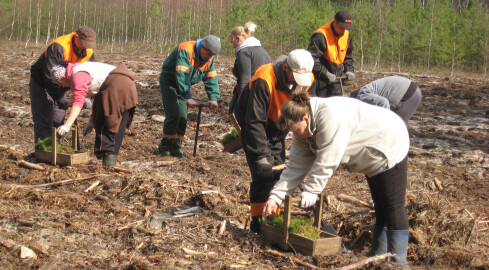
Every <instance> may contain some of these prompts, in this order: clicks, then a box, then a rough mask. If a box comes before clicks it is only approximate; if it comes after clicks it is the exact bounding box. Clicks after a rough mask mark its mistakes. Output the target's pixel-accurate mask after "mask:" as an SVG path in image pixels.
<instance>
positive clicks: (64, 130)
mask: <svg viewBox="0 0 489 270" xmlns="http://www.w3.org/2000/svg"><path fill="white" fill-rule="evenodd" d="M68 131H70V127H69V126H67V125H62V126H60V127H58V128H57V129H56V132H58V134H59V135H65V133H67V132H68Z"/></svg>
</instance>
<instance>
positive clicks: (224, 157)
mask: <svg viewBox="0 0 489 270" xmlns="http://www.w3.org/2000/svg"><path fill="white" fill-rule="evenodd" d="M42 50H44V48H43V47H42V46H39V47H28V48H26V49H24V48H23V46H18V47H17V48H15V47H14V46H8V47H7V46H5V45H3V46H1V47H0V66H1V72H0V167H1V172H0V243H1V244H0V268H1V269H307V267H306V266H304V265H301V264H300V263H298V262H304V263H308V264H310V265H313V266H316V267H318V268H319V267H320V268H324V269H335V268H339V267H343V266H347V265H350V264H353V263H355V262H359V261H361V260H364V259H365V257H363V256H362V255H361V253H362V252H365V251H367V250H368V247H369V244H370V237H371V235H370V231H369V230H370V225H371V224H372V223H373V219H374V215H373V212H371V211H370V209H369V208H366V207H363V206H357V205H352V204H349V203H346V202H343V201H340V200H338V199H337V197H336V196H337V195H339V194H341V193H344V194H348V195H350V196H354V197H355V198H358V199H360V200H363V201H366V202H368V201H370V193H369V191H368V185H367V183H366V181H365V179H364V177H363V175H359V174H354V173H350V172H348V170H347V168H341V169H339V170H338V171H337V172H336V173H335V175H334V177H333V178H332V179H331V181H330V182H329V184H328V186H327V189H326V192H327V195H328V196H329V200H328V204H325V205H324V210H323V220H324V222H325V223H327V224H331V225H333V226H334V228H335V229H336V231H337V232H338V234H339V236H341V239H342V243H343V248H342V252H340V253H338V254H335V255H331V256H313V257H311V256H303V255H301V254H300V253H294V252H293V251H287V252H286V251H281V250H280V249H278V248H277V247H274V246H270V245H269V244H268V243H267V242H265V241H264V239H263V237H262V235H260V234H254V233H251V232H249V231H248V228H247V219H248V216H249V198H248V189H249V183H250V175H249V170H248V167H247V164H246V161H245V157H244V153H243V152H242V150H239V151H237V152H235V153H232V154H230V153H227V152H223V147H222V145H221V143H220V140H221V138H222V136H223V135H224V134H225V133H227V132H229V131H230V130H231V128H232V126H233V125H232V123H231V121H230V120H229V117H228V115H227V108H228V102H229V101H230V99H231V92H232V89H233V87H234V84H235V80H234V77H233V75H232V74H231V67H232V63H233V59H229V58H225V57H219V58H218V59H217V62H216V66H217V69H218V75H219V82H220V86H221V99H220V101H219V102H220V107H219V109H218V110H217V111H210V110H209V109H208V108H203V112H202V120H201V126H200V131H199V138H198V140H199V143H198V150H197V155H196V157H193V156H192V151H193V146H194V136H195V127H196V114H197V110H193V109H191V110H190V111H189V124H188V129H187V134H186V136H187V138H186V141H185V143H184V151H185V152H186V154H187V156H186V157H184V158H183V159H178V160H174V159H172V158H162V157H159V156H157V155H155V150H156V149H157V145H158V143H159V141H160V139H161V135H162V127H163V123H162V119H163V117H164V112H163V106H162V102H161V95H160V90H159V83H158V77H159V73H160V69H161V65H162V63H163V61H164V59H165V57H166V56H167V54H166V53H164V54H157V53H152V54H151V53H108V52H107V51H108V50H105V51H104V48H101V49H99V50H98V51H97V54H96V55H97V60H99V61H102V62H107V63H110V64H115V65H116V64H119V63H121V62H125V63H126V64H127V66H128V67H129V68H130V69H131V70H132V71H133V72H134V73H135V75H136V83H137V87H138V92H139V100H140V102H139V106H138V107H137V110H136V114H135V117H134V122H133V125H132V127H131V129H130V130H128V131H127V134H126V137H125V138H124V142H123V145H122V149H121V153H120V155H119V157H118V165H117V167H118V168H119V169H114V168H104V167H102V166H101V161H100V160H97V159H96V158H95V157H94V155H93V153H92V148H93V140H94V138H93V136H94V133H92V134H90V135H88V136H87V137H81V147H82V150H83V151H87V152H89V154H90V160H89V162H88V164H83V165H76V166H53V165H51V164H47V163H41V162H38V161H37V160H36V158H35V157H34V155H33V152H34V138H33V137H34V136H33V124H32V117H31V113H30V98H29V89H28V83H29V67H30V65H31V63H33V61H36V60H37V58H38V56H39V54H40V53H41V52H42ZM385 75H386V74H381V73H375V72H357V80H356V81H354V82H349V83H348V84H347V86H346V89H347V90H348V91H353V90H356V89H357V88H359V87H360V86H362V85H364V84H366V83H368V82H371V81H372V80H374V79H377V78H380V77H383V76H385ZM404 76H407V77H409V78H411V79H412V80H414V81H415V82H416V83H417V84H418V85H419V86H420V87H421V90H422V92H423V101H422V104H421V105H420V107H419V108H418V111H417V112H416V114H415V115H414V117H413V118H412V120H411V121H410V126H409V132H410V137H411V149H410V152H409V171H408V190H407V200H406V203H407V209H408V214H409V222H410V240H409V252H408V261H409V264H410V266H411V268H412V269H428V268H429V269H489V259H488V258H489V242H488V239H489V224H488V223H489V187H488V186H489V185H488V179H489V80H487V79H485V80H484V79H473V78H442V77H435V76H423V75H412V74H404ZM192 91H193V93H195V94H194V95H195V97H196V99H198V100H201V101H206V100H207V97H206V94H205V92H204V91H203V87H202V84H199V85H196V86H194V87H193V89H192ZM89 115H90V111H84V112H83V113H82V115H81V116H80V118H79V126H80V127H82V125H83V124H84V123H85V122H86V121H87V120H88V117H89ZM287 142H288V143H290V138H289V139H288V141H287ZM63 143H65V144H68V143H69V139H65V138H63ZM23 160H25V161H28V162H32V163H37V164H38V165H40V166H42V170H36V169H30V168H26V167H23V166H22V165H21V164H20V162H21V161H23ZM162 161H167V163H166V164H167V165H164V164H163V162H162ZM172 162H173V163H172ZM168 164H169V165H168ZM63 180H70V181H65V182H62V183H56V182H58V181H63ZM71 180H73V181H71ZM97 182H98V185H95V184H97ZM51 183H55V184H51ZM92 184H93V186H92ZM91 186H92V187H91ZM192 207H197V208H192ZM186 209H197V211H196V212H191V213H186V212H185V211H183V212H181V210H186ZM179 211H180V212H179ZM224 225H225V226H224ZM20 246H24V247H28V248H30V249H31V250H33V251H34V252H35V253H36V255H37V259H33V258H30V259H29V258H27V259H21V258H20V255H22V254H23V252H20V251H21V249H23V250H24V251H25V249H24V248H21V247H20ZM269 250H274V251H278V252H281V253H282V254H283V255H284V256H277V255H275V254H273V253H271V252H269ZM362 268H363V269H392V268H398V266H396V265H394V264H391V263H389V262H380V263H376V264H374V265H367V266H363V267H362Z"/></svg>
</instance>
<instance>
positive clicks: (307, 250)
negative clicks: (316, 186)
mask: <svg viewBox="0 0 489 270" xmlns="http://www.w3.org/2000/svg"><path fill="white" fill-rule="evenodd" d="M323 198H324V196H320V199H319V200H318V201H317V202H316V209H315V211H314V226H316V227H317V228H320V225H321V213H322V205H323ZM291 201H292V199H291V197H290V196H289V195H287V196H286V197H285V202H284V227H283V228H278V227H274V226H271V225H268V224H262V225H261V231H262V234H263V237H264V238H265V241H267V242H268V243H270V244H274V245H278V246H279V247H280V248H282V249H283V250H290V249H293V250H295V251H298V252H300V253H302V254H304V255H306V256H315V255H321V256H326V255H331V254H335V253H338V252H339V251H340V248H341V237H339V236H336V235H333V234H331V233H328V232H325V231H321V232H320V235H321V238H320V239H316V240H312V239H310V238H308V237H305V236H302V235H298V234H293V233H289V226H290V216H291V215H290V212H291V211H290V209H291Z"/></svg>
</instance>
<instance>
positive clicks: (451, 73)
mask: <svg viewBox="0 0 489 270" xmlns="http://www.w3.org/2000/svg"><path fill="white" fill-rule="evenodd" d="M455 51H456V42H455V41H453V50H452V68H451V69H452V70H451V72H450V77H453V72H454V69H455Z"/></svg>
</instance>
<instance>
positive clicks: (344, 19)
mask: <svg viewBox="0 0 489 270" xmlns="http://www.w3.org/2000/svg"><path fill="white" fill-rule="evenodd" d="M334 19H335V20H336V21H337V22H340V23H341V25H342V26H343V28H345V29H346V30H353V29H355V28H354V27H353V24H351V14H350V12H348V11H346V10H340V11H338V12H336V15H334Z"/></svg>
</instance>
